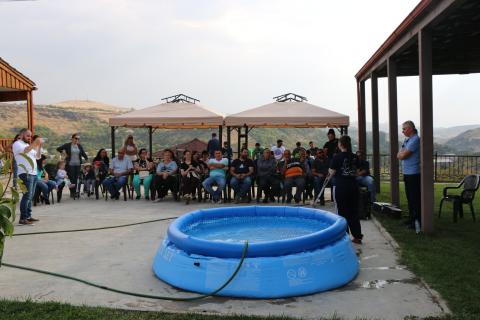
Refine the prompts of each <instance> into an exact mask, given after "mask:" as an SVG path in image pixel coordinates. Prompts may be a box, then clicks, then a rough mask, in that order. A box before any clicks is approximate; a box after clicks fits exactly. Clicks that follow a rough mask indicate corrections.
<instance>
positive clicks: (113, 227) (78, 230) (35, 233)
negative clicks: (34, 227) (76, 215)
mask: <svg viewBox="0 0 480 320" xmlns="http://www.w3.org/2000/svg"><path fill="white" fill-rule="evenodd" d="M176 218H178V217H168V218H160V219H154V220H147V221H141V222H133V223H127V224H120V225H116V226H108V227H97V228H85V229H72V230H53V231H37V232H25V233H16V234H14V235H12V237H19V236H31V235H37V234H50V233H67V232H82V231H95V230H105V229H115V228H123V227H129V226H135V225H139V224H146V223H152V222H158V221H165V220H172V219H176Z"/></svg>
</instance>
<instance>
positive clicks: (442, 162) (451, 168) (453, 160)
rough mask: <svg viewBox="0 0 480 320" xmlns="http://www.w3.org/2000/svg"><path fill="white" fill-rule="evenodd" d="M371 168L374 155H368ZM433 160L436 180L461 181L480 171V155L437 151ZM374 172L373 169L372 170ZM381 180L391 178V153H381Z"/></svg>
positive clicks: (400, 167) (401, 174) (400, 168)
mask: <svg viewBox="0 0 480 320" xmlns="http://www.w3.org/2000/svg"><path fill="white" fill-rule="evenodd" d="M367 160H368V161H369V163H370V169H372V167H373V162H372V155H371V154H369V155H367ZM432 161H433V168H434V169H433V170H434V173H433V177H434V181H435V182H459V181H460V180H462V179H463V177H465V176H466V175H468V174H478V173H480V156H474V155H450V154H437V153H435V154H434V155H433V158H432ZM371 171H372V173H373V170H371ZM399 171H400V176H403V173H402V165H401V163H400V164H399ZM380 180H390V155H389V154H381V155H380Z"/></svg>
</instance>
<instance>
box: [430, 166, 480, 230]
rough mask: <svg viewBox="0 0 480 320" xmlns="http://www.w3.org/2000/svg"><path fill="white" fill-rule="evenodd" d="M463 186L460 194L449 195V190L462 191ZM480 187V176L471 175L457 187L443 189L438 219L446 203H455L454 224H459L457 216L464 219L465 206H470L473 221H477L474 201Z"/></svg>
mask: <svg viewBox="0 0 480 320" xmlns="http://www.w3.org/2000/svg"><path fill="white" fill-rule="evenodd" d="M462 186H463V190H462V192H461V193H460V194H449V193H448V190H455V189H460V188H461V187H462ZM479 186H480V175H478V174H470V175H468V176H466V177H465V178H463V180H462V181H460V183H459V184H458V186H456V187H445V188H444V189H443V198H442V200H440V208H439V210H438V217H440V215H441V214H442V206H443V202H444V201H451V202H453V222H457V216H460V218H463V205H464V204H469V205H470V211H471V212H472V218H473V221H475V211H474V210H473V200H474V199H475V193H476V192H477V190H478V187H479Z"/></svg>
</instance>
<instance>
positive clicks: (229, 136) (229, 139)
mask: <svg viewBox="0 0 480 320" xmlns="http://www.w3.org/2000/svg"><path fill="white" fill-rule="evenodd" d="M231 135H232V128H231V127H227V143H228V147H229V148H232V144H231V141H232V139H231ZM231 158H232V157H231V155H230V154H229V155H228V163H229V164H230V160H232V159H231Z"/></svg>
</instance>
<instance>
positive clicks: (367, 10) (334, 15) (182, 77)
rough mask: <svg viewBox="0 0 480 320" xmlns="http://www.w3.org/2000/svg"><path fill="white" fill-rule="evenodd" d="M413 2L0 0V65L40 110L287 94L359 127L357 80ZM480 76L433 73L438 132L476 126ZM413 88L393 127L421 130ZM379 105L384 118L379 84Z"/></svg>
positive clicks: (404, 86) (223, 101)
mask: <svg viewBox="0 0 480 320" xmlns="http://www.w3.org/2000/svg"><path fill="white" fill-rule="evenodd" d="M417 3H418V0H402V1H392V0H389V1H385V0H363V1H358V0H343V1H327V0H295V1H291V0H241V1H240V0H238V1H230V0H209V1H207V0H176V1H164V0H82V1H73V0H38V1H4V0H0V29H1V30H2V36H1V39H2V41H0V57H2V58H3V59H5V60H6V61H7V62H9V63H10V64H12V65H13V66H14V67H16V68H17V69H19V70H20V71H21V72H23V73H24V74H26V75H27V76H28V77H29V78H30V79H32V80H33V81H34V82H35V83H36V84H37V87H38V91H36V92H35V94H34V101H35V102H36V103H39V104H48V103H55V102H60V101H64V100H72V99H78V100H86V99H88V100H94V101H99V102H104V103H108V104H112V105H117V106H124V107H133V108H143V107H148V106H152V105H156V104H159V103H161V99H162V98H164V97H167V96H171V95H174V94H177V93H184V94H187V95H189V96H192V97H195V98H197V99H199V100H200V101H201V102H200V103H201V104H202V105H205V106H208V107H210V108H212V109H214V110H216V111H218V112H221V113H223V114H232V113H236V112H239V111H242V110H246V109H249V108H252V107H256V106H259V105H263V104H267V103H270V102H271V101H273V100H272V97H274V96H277V95H280V94H283V93H287V92H295V93H298V94H300V95H303V96H306V97H307V98H308V101H309V102H310V103H313V104H315V105H319V106H322V107H326V108H329V109H332V110H335V111H337V112H340V113H344V114H348V115H349V116H350V119H351V121H352V122H355V121H356V119H357V113H356V112H357V111H356V110H357V101H356V88H355V86H356V83H355V78H354V75H355V74H356V73H357V71H358V70H359V69H360V68H361V67H362V66H363V64H364V63H365V62H366V61H367V60H368V59H369V58H370V57H371V56H372V54H373V53H374V52H375V51H376V50H377V49H378V47H379V46H380V45H381V44H382V43H383V41H385V39H386V38H387V37H388V36H389V35H390V34H391V33H392V32H393V30H394V29H395V28H396V27H397V26H398V25H399V24H400V23H401V21H402V20H403V19H404V18H405V17H406V16H407V15H408V14H409V13H410V12H411V11H412V10H413V8H414V7H415V5H416V4H417ZM479 80H480V76H479V75H462V76H459V75H452V76H436V77H434V82H433V89H434V121H435V126H436V127H442V126H443V127H448V126H456V125H463V124H476V123H480V120H479V119H480V108H478V102H480V97H479V92H478V89H477V88H478V81H479ZM418 87H419V84H418V77H405V78H399V80H398V105H399V115H398V116H399V121H400V122H402V121H403V120H404V119H405V120H406V119H412V120H413V121H415V122H417V123H418V122H419V97H418V95H419V90H418ZM369 90H370V85H369V82H367V83H366V97H367V121H368V119H370V118H371V113H370V112H369V109H370V103H369V98H370V92H369ZM379 104H380V105H379V112H380V115H379V116H380V122H387V121H388V120H387V119H388V112H387V86H386V81H385V80H384V79H380V80H379Z"/></svg>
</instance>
